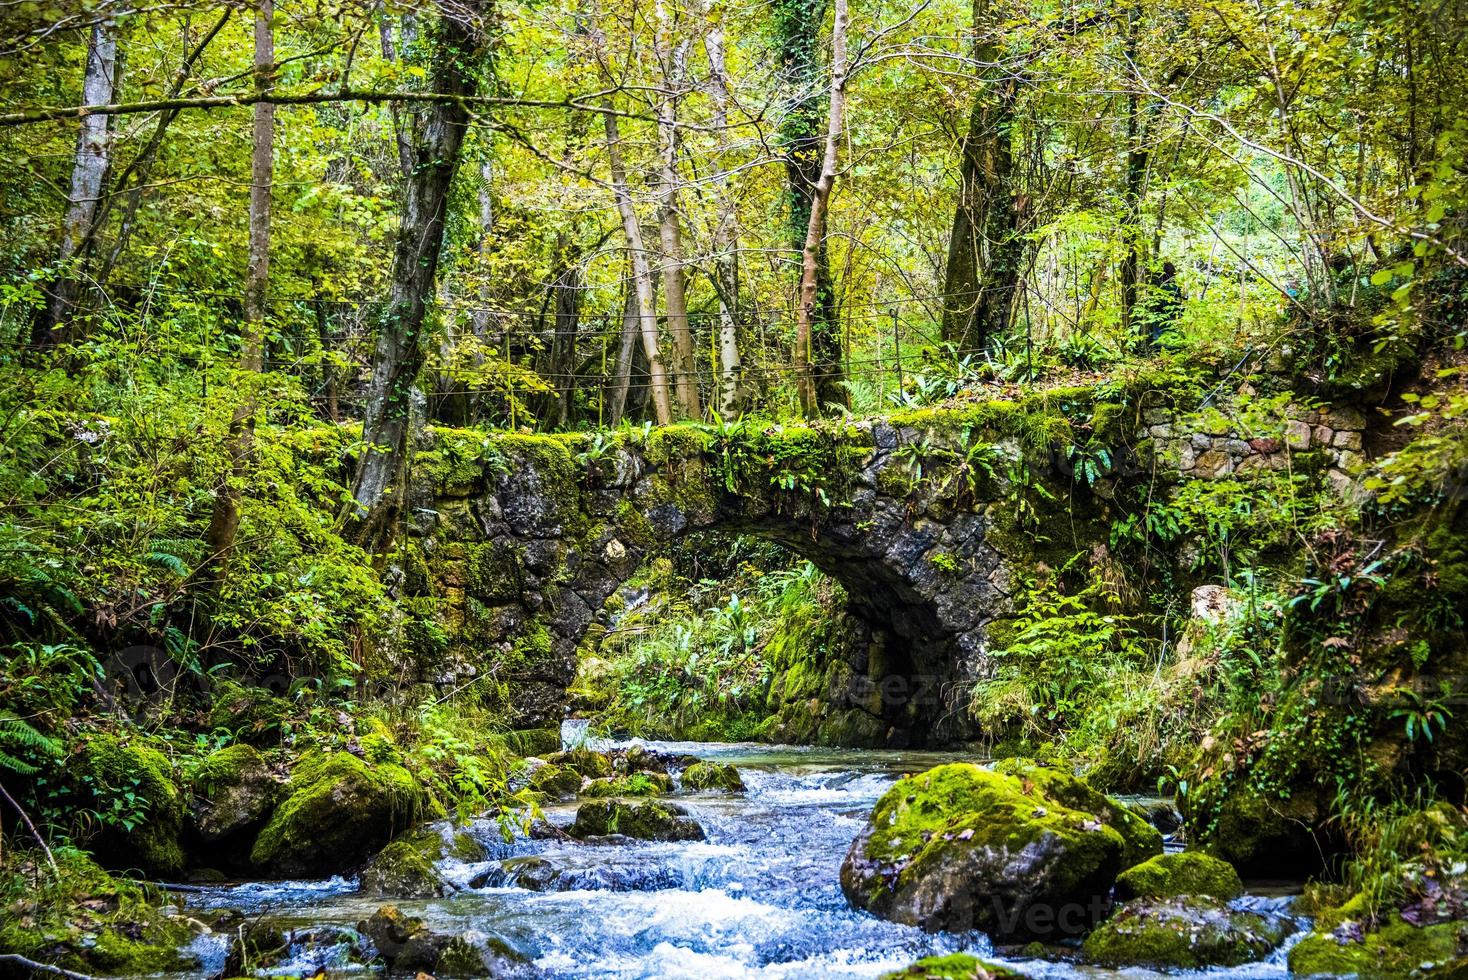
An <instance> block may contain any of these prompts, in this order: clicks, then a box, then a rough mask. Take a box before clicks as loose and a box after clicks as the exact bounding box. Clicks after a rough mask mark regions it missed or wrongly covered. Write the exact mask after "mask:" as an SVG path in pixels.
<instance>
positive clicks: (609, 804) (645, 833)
mask: <svg viewBox="0 0 1468 980" xmlns="http://www.w3.org/2000/svg"><path fill="white" fill-rule="evenodd" d="M568 833H570V835H571V836H572V837H576V838H580V839H583V840H584V839H585V838H588V837H610V836H612V835H620V836H622V837H635V838H637V839H639V840H673V841H676V840H703V839H704V833H703V828H702V827H700V826H699V825H698V822H697V821H696V820H694V819H693V818H692V817H690V816H689V815H688V811H687V810H685V809H683V807H681V806H678V805H677V804H674V803H663V802H653V801H651V800H649V801H647V802H642V803H624V802H622V801H620V800H592V801H590V802H587V803H583V804H581V806H580V807H579V808H577V810H576V821H575V822H574V823H573V824H571V827H570V829H569V830H568Z"/></svg>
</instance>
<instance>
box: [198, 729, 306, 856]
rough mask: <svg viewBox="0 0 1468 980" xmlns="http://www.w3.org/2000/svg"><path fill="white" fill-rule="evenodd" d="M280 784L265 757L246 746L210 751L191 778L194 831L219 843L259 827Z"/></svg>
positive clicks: (268, 813)
mask: <svg viewBox="0 0 1468 980" xmlns="http://www.w3.org/2000/svg"><path fill="white" fill-rule="evenodd" d="M282 786H283V781H282V780H281V779H279V778H277V776H276V775H275V773H274V772H273V771H272V770H271V768H270V766H269V764H268V763H267V762H266V761H265V759H264V757H263V756H261V755H260V753H259V752H257V751H256V750H255V749H254V748H252V747H251V746H249V745H244V744H238V745H231V746H229V747H228V748H223V749H220V750H219V751H218V752H214V753H212V754H210V755H209V756H208V757H207V758H206V759H205V760H204V761H203V762H202V763H201V764H200V765H199V768H198V771H197V772H196V773H195V775H194V780H193V792H194V801H193V807H192V809H193V817H194V831H195V833H197V834H198V837H199V839H200V840H202V841H203V842H204V843H206V844H218V843H219V842H221V841H224V840H227V839H230V838H233V837H236V836H240V835H244V834H247V833H249V832H251V831H253V830H256V829H258V828H259V827H260V825H262V824H263V823H264V822H265V820H266V818H267V817H268V816H269V815H270V810H271V808H272V807H273V806H274V805H275V801H276V799H277V798H278V797H279V796H280V792H281V789H282ZM246 846H248V842H246Z"/></svg>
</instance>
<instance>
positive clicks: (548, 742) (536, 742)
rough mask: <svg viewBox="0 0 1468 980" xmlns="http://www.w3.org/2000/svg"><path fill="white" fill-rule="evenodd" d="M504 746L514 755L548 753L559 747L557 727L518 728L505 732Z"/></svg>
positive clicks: (559, 732)
mask: <svg viewBox="0 0 1468 980" xmlns="http://www.w3.org/2000/svg"><path fill="white" fill-rule="evenodd" d="M505 747H506V748H508V749H509V750H510V751H511V752H513V753H515V754H516V755H522V756H525V755H534V756H543V755H549V754H550V753H552V752H556V751H559V750H560V748H561V730H560V729H559V728H519V729H516V730H515V731H512V732H506V733H505Z"/></svg>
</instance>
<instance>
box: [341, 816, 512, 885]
mask: <svg viewBox="0 0 1468 980" xmlns="http://www.w3.org/2000/svg"><path fill="white" fill-rule="evenodd" d="M448 857H454V858H457V859H458V860H460V861H482V860H484V857H485V850H484V845H482V844H480V843H479V842H478V841H476V840H475V839H474V838H473V837H470V836H469V835H468V834H466V833H464V832H462V831H454V830H453V829H452V828H450V827H448V826H443V827H441V828H429V829H426V830H423V831H420V832H418V833H414V834H409V835H408V836H406V837H401V838H399V839H398V840H395V841H393V842H392V843H391V844H389V845H387V846H386V847H384V848H383V849H382V850H381V851H379V852H378V853H377V855H376V856H375V857H373V858H372V860H370V861H368V862H367V866H366V867H365V868H363V869H362V876H361V885H360V887H361V892H362V894H364V895H370V896H373V897H378V898H439V897H441V896H447V895H451V894H453V893H454V892H455V891H457V890H458V889H457V888H456V887H455V886H454V885H453V884H452V883H450V882H449V881H448V879H446V878H445V877H444V876H443V874H442V873H441V872H440V871H439V869H438V865H439V862H441V861H443V860H445V859H446V858H448Z"/></svg>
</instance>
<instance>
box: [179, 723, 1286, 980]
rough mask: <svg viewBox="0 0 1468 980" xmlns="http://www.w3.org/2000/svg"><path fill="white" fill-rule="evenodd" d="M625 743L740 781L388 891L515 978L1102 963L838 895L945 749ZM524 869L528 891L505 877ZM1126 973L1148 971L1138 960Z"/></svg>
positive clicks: (218, 893)
mask: <svg viewBox="0 0 1468 980" xmlns="http://www.w3.org/2000/svg"><path fill="white" fill-rule="evenodd" d="M570 725H574V723H568V726H570ZM568 734H569V735H571V736H573V737H575V736H578V735H579V734H580V730H579V729H575V728H571V729H569V730H568ZM610 744H613V743H609V745H610ZM615 744H626V743H615ZM642 744H646V745H648V747H649V748H655V749H660V750H663V751H667V752H672V753H679V754H683V753H687V754H691V755H698V756H701V757H703V758H710V759H718V760H719V761H722V762H729V763H733V764H734V765H736V766H738V767H739V770H740V772H741V773H742V775H743V777H744V781H745V784H746V786H747V787H748V791H747V792H746V793H744V794H742V795H719V794H713V793H703V794H695V795H690V796H680V797H679V802H680V803H683V804H685V805H686V806H687V808H688V809H689V811H690V813H691V814H692V815H693V816H694V817H695V818H696V819H697V820H698V821H699V822H700V823H701V824H702V825H703V827H704V829H705V831H706V832H707V835H708V840H707V841H703V842H698V843H641V842H633V843H622V844H615V845H611V844H607V845H595V844H590V845H588V844H576V843H572V842H567V841H558V840H557V841H542V840H530V839H517V840H515V841H514V842H511V843H509V844H505V843H504V842H503V840H502V839H501V838H500V837H499V834H498V828H497V827H495V826H493V825H490V824H488V823H485V824H483V825H482V826H476V827H475V828H473V830H474V833H475V834H476V836H478V837H479V838H480V839H481V840H483V841H484V842H485V843H486V844H487V845H488V846H489V847H490V849H491V850H490V854H491V857H492V860H490V861H488V862H480V863H477V864H464V865H455V866H452V867H450V868H449V877H450V878H451V879H452V880H455V881H456V882H458V883H461V884H466V885H467V884H469V883H471V882H472V883H474V885H476V886H477V887H469V888H466V889H465V890H463V891H460V892H458V893H456V894H455V895H453V896H452V897H450V898H444V899H436V900H428V901H399V902H395V903H394V904H396V905H398V907H399V908H401V909H402V910H403V911H404V912H407V913H409V914H412V915H416V916H421V917H422V918H423V919H425V920H426V921H427V923H428V924H429V926H430V927H432V928H434V929H436V930H441V931H452V932H463V931H472V932H477V933H482V934H485V935H487V936H494V937H498V938H499V939H501V940H503V941H505V942H506V943H508V944H509V945H510V946H511V947H512V948H513V949H514V950H515V951H517V952H518V953H519V954H521V955H522V956H524V957H525V959H526V960H527V961H528V964H529V965H528V966H527V967H526V968H525V969H524V975H525V976H527V977H568V978H570V977H617V978H641V977H649V978H650V977H690V978H698V980H717V978H726V977H728V978H736V977H741V978H742V977H768V978H797V977H798V978H807V977H810V978H814V977H874V976H878V975H880V974H881V973H882V972H884V971H886V970H891V969H895V968H898V967H901V966H904V965H906V964H908V963H911V962H912V961H913V960H916V959H918V958H920V957H923V956H927V955H931V954H935V953H949V952H958V951H967V952H972V953H975V954H977V955H981V956H986V957H989V958H991V959H999V960H1002V961H1004V962H1009V963H1012V964H1014V965H1017V966H1022V969H1023V970H1024V972H1026V973H1027V974H1029V975H1031V976H1035V977H1047V978H1048V977H1063V976H1106V975H1112V974H1110V972H1109V971H1103V970H1091V969H1086V968H1081V967H1076V966H1072V965H1068V964H1064V963H1046V962H1043V961H1040V960H1015V959H1005V958H1003V957H995V956H994V955H993V949H992V947H991V946H990V944H989V942H988V940H987V938H986V937H984V936H983V935H980V934H977V933H972V934H967V935H949V934H938V935H927V934H924V933H923V932H921V931H920V930H917V929H913V928H909V927H907V926H900V925H896V924H893V923H890V922H884V921H882V920H880V919H877V918H874V917H873V916H870V915H868V914H866V913H863V912H857V911H854V910H853V909H852V908H850V906H848V904H847V902H846V899H845V898H844V897H843V896H842V894H841V889H840V886H839V884H838V880H837V874H838V869H839V868H840V866H841V860H842V858H843V857H844V856H845V854H846V851H847V848H848V847H849V846H850V844H851V841H852V840H853V839H854V838H855V837H856V835H857V833H858V832H859V831H860V829H861V827H862V825H863V823H864V822H865V820H866V817H867V814H868V813H869V812H870V810H871V808H872V806H873V804H874V803H875V802H876V801H877V798H878V797H880V796H881V795H882V793H883V792H884V791H885V790H886V788H887V787H888V786H890V785H891V784H892V782H893V781H894V780H895V779H896V778H897V777H898V776H899V775H901V774H902V773H904V772H915V771H921V770H923V769H926V768H929V767H931V766H934V765H938V764H940V763H942V762H947V761H952V760H954V759H955V758H958V756H955V755H952V754H944V753H935V752H918V751H911V752H908V751H871V750H854V749H814V748H798V747H771V746H759V745H740V744H734V745H713V744H698V743H681V742H680V743H664V742H651V743H642ZM593 747H596V748H602V747H607V746H601V745H593ZM546 814H547V816H548V817H549V818H550V820H551V821H552V822H553V823H557V824H566V823H569V822H570V820H571V819H572V817H573V816H574V814H575V804H574V803H569V804H565V805H557V806H551V807H548V808H547V810H546ZM527 882H528V883H531V884H533V885H534V886H535V887H534V889H531V888H525V887H518V886H517V883H518V884H524V883H527ZM187 897H188V900H189V901H188V903H187V904H188V905H189V906H190V908H191V909H192V910H193V912H194V914H199V915H202V914H204V913H218V912H220V911H222V910H225V909H234V910H238V911H240V912H243V913H245V914H246V915H250V916H255V915H262V914H269V915H270V916H272V917H275V918H277V919H280V920H283V921H285V922H286V923H289V924H293V925H299V926H329V925H345V926H350V925H352V924H354V923H356V922H357V921H358V920H360V919H362V918H364V917H365V916H367V915H370V914H371V913H372V912H373V911H374V910H375V909H376V908H377V907H379V906H380V905H382V904H383V900H382V899H377V898H365V897H360V896H358V895H356V894H355V888H354V883H353V882H352V881H350V880H344V879H340V878H335V879H331V880H329V881H321V882H274V883H250V884H245V885H239V886H234V887H224V886H221V887H218V888H213V889H208V890H205V891H202V892H199V893H197V894H191V895H189V896H187ZM1243 901H1244V902H1248V903H1252V905H1253V907H1255V908H1257V909H1260V910H1264V911H1276V912H1277V911H1279V909H1280V908H1281V906H1282V900H1281V899H1278V898H1269V897H1264V896H1254V897H1252V898H1246V899H1244V900H1243ZM198 948H199V951H200V952H202V953H204V954H205V955H206V958H207V959H208V960H212V961H213V963H212V964H209V965H216V966H217V965H218V964H219V963H222V958H223V952H222V949H223V943H222V940H218V939H213V940H211V938H210V937H205V938H204V939H202V940H201V941H200V943H199V946H198ZM346 952H347V950H346V948H345V947H332V946H330V945H329V944H328V945H326V946H324V947H323V946H303V947H302V948H301V950H300V952H299V955H297V956H296V957H295V959H294V961H293V962H292V963H291V964H290V968H291V970H292V971H293V972H297V973H299V974H302V975H309V974H312V973H315V972H316V971H317V968H318V967H321V966H331V965H332V962H333V959H334V958H336V959H343V960H344V959H345V954H346ZM272 973H273V974H275V975H279V973H280V971H278V970H272ZM1125 975H1126V976H1129V977H1145V976H1149V974H1148V973H1146V972H1145V971H1137V970H1133V971H1127V972H1126V973H1125ZM1206 975H1207V976H1210V977H1219V976H1232V977H1284V976H1286V975H1287V971H1286V969H1285V966H1284V956H1283V954H1282V953H1281V952H1276V953H1275V954H1274V955H1273V956H1271V957H1270V958H1269V959H1268V960H1266V961H1263V962H1261V963H1257V964H1251V965H1249V966H1247V967H1243V968H1236V969H1233V970H1214V971H1209V972H1208V973H1207V974H1206Z"/></svg>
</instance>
